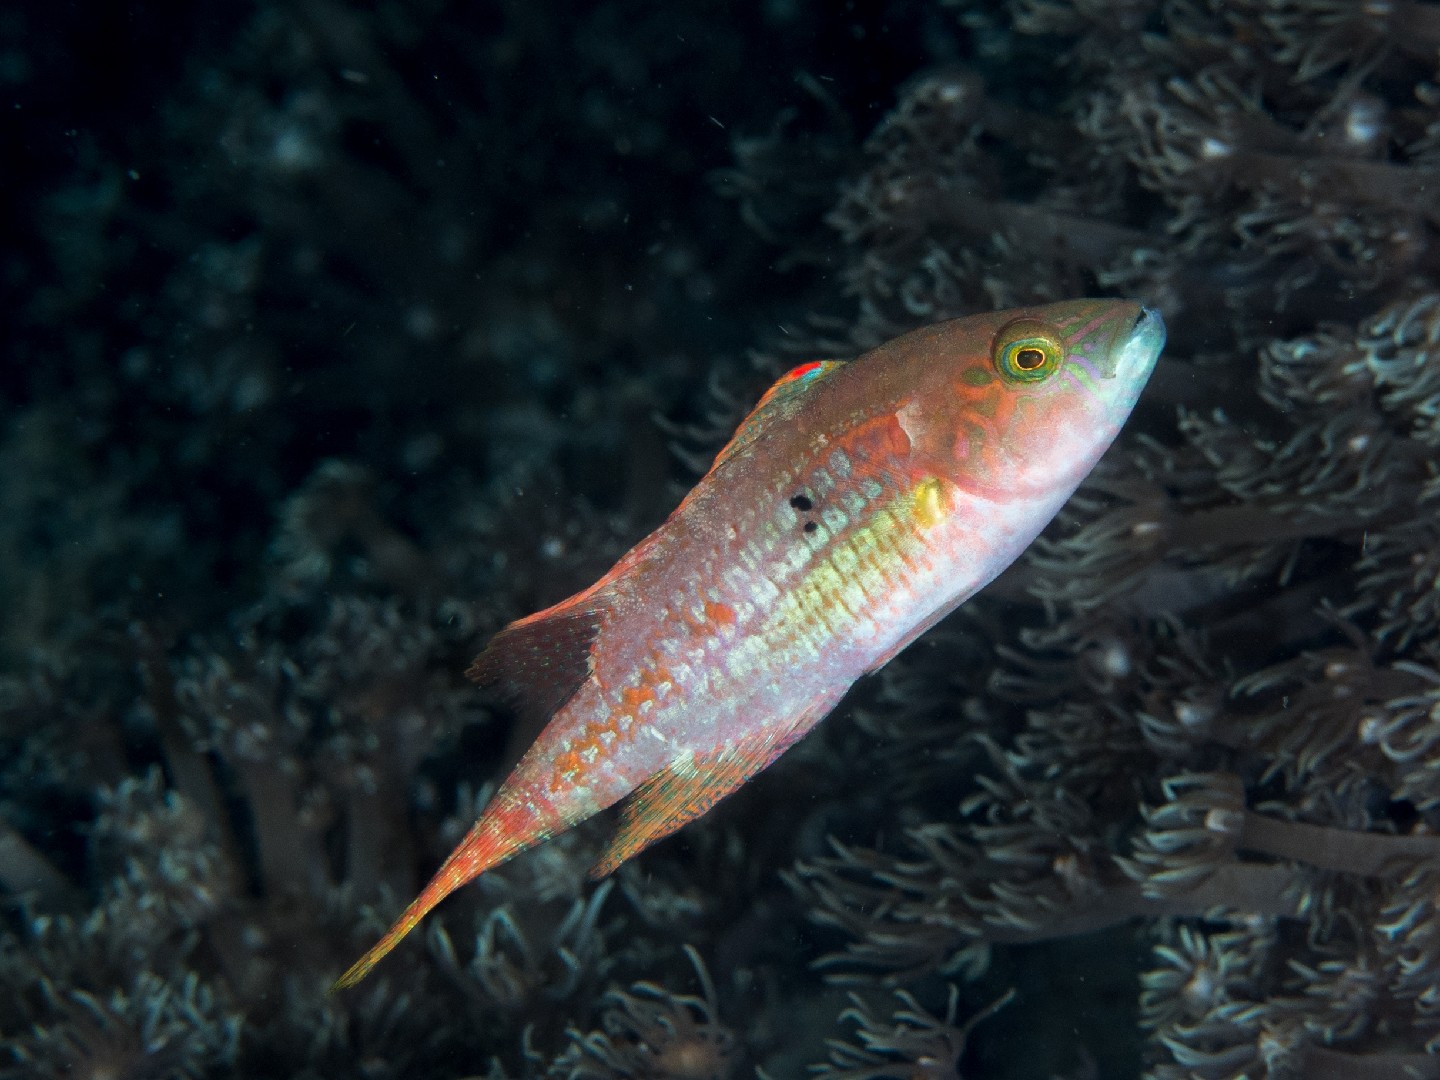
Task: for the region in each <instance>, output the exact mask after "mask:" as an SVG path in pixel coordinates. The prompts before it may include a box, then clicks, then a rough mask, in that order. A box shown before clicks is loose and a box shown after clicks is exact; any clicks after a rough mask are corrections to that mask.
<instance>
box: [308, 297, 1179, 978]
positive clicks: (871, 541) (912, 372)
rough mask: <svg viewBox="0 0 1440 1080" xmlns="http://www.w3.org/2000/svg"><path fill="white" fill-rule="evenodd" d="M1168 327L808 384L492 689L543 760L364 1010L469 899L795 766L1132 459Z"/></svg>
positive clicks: (738, 438) (493, 668) (476, 670)
mask: <svg viewBox="0 0 1440 1080" xmlns="http://www.w3.org/2000/svg"><path fill="white" fill-rule="evenodd" d="M1163 342H1164V327H1163V324H1162V322H1161V320H1160V317H1159V316H1158V314H1156V313H1155V312H1153V311H1149V310H1147V309H1145V308H1143V307H1142V306H1141V305H1140V304H1137V303H1135V302H1134V301H1127V300H1075V301H1065V302H1062V303H1058V304H1049V305H1043V306H1039V307H1033V308H1024V309H1017V310H1013V311H1007V312H995V313H991V314H986V315H975V316H971V317H969V318H964V319H956V320H952V321H950V322H945V323H938V324H936V325H934V326H929V327H923V328H921V329H919V330H915V331H912V332H911V333H909V334H906V335H903V336H901V337H899V338H896V339H895V340H894V341H891V342H888V343H887V344H885V345H882V346H880V347H879V348H877V349H874V350H871V351H870V352H868V353H866V354H864V355H862V356H860V357H858V358H856V359H855V360H853V361H849V362H841V361H833V360H827V361H817V362H814V363H810V364H805V365H802V366H801V367H799V368H796V369H795V370H794V371H792V372H790V373H789V374H787V375H786V376H784V377H782V378H781V379H780V381H779V382H777V383H776V384H775V385H774V386H773V387H771V388H770V390H769V391H767V392H766V394H765V395H764V397H762V398H761V400H760V402H759V404H758V405H757V406H756V408H755V409H754V411H753V412H752V413H751V414H750V415H749V416H748V417H747V418H746V419H745V421H744V422H743V423H742V424H741V425H740V427H739V428H738V429H737V431H736V433H735V435H734V437H733V438H732V439H731V440H730V442H729V443H728V444H727V445H726V446H725V447H724V448H723V449H722V450H721V451H720V453H719V455H718V456H717V457H716V459H715V463H714V464H713V465H712V467H711V469H710V471H709V472H708V473H707V474H706V475H705V476H704V477H703V478H702V479H701V480H700V482H699V483H698V484H697V485H696V486H695V488H694V489H693V490H692V491H691V492H690V493H689V494H688V495H687V496H686V497H685V499H684V500H683V501H682V502H681V504H680V506H679V507H677V508H676V510H675V511H674V513H672V514H671V515H670V517H669V518H668V519H667V520H666V521H665V522H664V523H663V524H662V525H661V526H660V527H659V528H658V529H656V530H655V531H654V532H653V533H651V534H650V535H649V536H648V537H646V538H645V539H644V540H642V541H640V543H638V544H637V545H636V546H635V547H634V548H632V549H631V550H630V551H629V552H627V553H626V554H625V555H624V556H623V557H622V558H621V559H620V560H619V562H617V563H616V565H615V566H614V567H613V568H612V569H611V570H610V572H609V573H608V574H606V575H605V576H604V577H602V578H601V579H600V580H599V581H597V582H596V583H595V584H594V585H592V586H591V587H590V588H588V589H585V590H583V591H582V592H580V593H577V594H576V595H575V596H572V597H570V598H569V599H568V600H565V601H563V602H561V603H559V604H556V605H554V606H553V607H550V608H547V609H546V610H544V611H541V612H537V613H536V614H534V615H531V616H529V617H528V618H525V619H520V620H518V621H517V622H514V623H512V624H510V625H509V626H507V627H506V628H505V629H504V630H502V631H501V632H500V633H499V634H497V635H496V636H495V638H494V639H493V640H492V641H491V643H490V644H489V645H488V646H487V647H486V649H485V650H484V651H483V652H482V653H481V654H480V656H479V657H478V658H477V659H476V661H475V663H474V664H473V665H472V667H471V669H470V674H471V675H472V676H473V677H474V678H475V679H476V681H477V682H479V683H480V684H482V685H485V686H489V687H492V688H493V689H494V691H495V692H496V693H498V694H500V695H501V696H503V697H507V698H508V699H509V700H510V701H511V703H512V704H513V705H514V706H515V709H516V712H517V714H518V716H519V718H520V722H521V723H522V724H524V725H525V726H526V727H527V728H529V729H532V730H533V731H534V732H535V735H534V741H533V742H532V743H531V745H530V748H529V749H528V750H527V751H526V752H525V754H524V755H523V756H522V757H521V759H520V761H519V763H518V764H517V765H516V766H515V769H514V771H513V772H512V773H511V774H510V775H509V777H507V778H506V780H505V781H504V783H503V784H501V786H500V788H499V790H498V791H497V792H496V794H495V796H494V798H493V799H492V800H491V802H490V804H489V805H488V806H487V807H486V808H485V810H484V812H483V813H482V815H481V817H480V819H479V820H478V821H477V822H476V823H475V824H474V826H473V827H472V828H471V830H470V832H469V833H468V834H467V835H466V837H465V839H464V840H462V841H461V843H460V845H459V846H458V847H457V848H456V849H455V850H454V851H453V852H452V853H451V854H450V856H449V857H448V858H447V859H446V860H445V862H444V863H443V864H442V865H441V867H440V870H439V871H438V872H437V873H436V875H435V877H434V878H433V879H432V880H431V881H430V883H429V884H428V885H427V886H426V887H425V889H424V890H423V891H422V892H421V893H420V895H419V896H418V897H417V898H416V899H415V900H414V901H413V902H412V903H411V904H410V905H409V907H407V908H406V909H405V911H404V912H403V913H402V914H401V915H400V917H399V918H398V919H397V920H396V922H395V924H394V925H393V926H392V927H391V928H390V929H389V930H388V931H387V932H386V933H385V935H384V936H383V937H382V938H381V939H380V941H379V942H377V943H376V945H375V946H374V947H373V948H371V949H370V950H369V952H367V953H366V954H365V955H364V956H363V957H361V958H360V960H358V961H357V962H356V963H355V964H354V965H353V966H352V967H351V968H350V969H349V970H348V971H346V972H345V974H344V975H342V976H341V977H340V979H339V981H338V982H337V983H336V987H337V988H339V987H345V986H350V985H353V984H354V983H356V982H358V981H359V980H360V979H362V978H363V977H364V976H365V974H366V973H367V972H369V971H370V969H371V968H372V967H373V966H374V964H375V963H376V962H377V961H378V960H379V959H380V958H381V957H383V956H384V955H385V954H386V953H387V952H389V951H390V949H392V948H393V947H394V946H395V944H396V943H397V942H399V941H400V940H401V938H403V937H404V936H405V935H406V934H407V933H408V932H409V931H410V930H411V929H413V928H414V926H415V925H417V924H418V923H419V921H420V920H421V919H422V918H423V917H424V916H425V915H426V913H428V912H429V911H430V910H431V909H432V908H433V907H434V906H435V905H436V904H437V903H439V902H440V901H441V900H442V899H443V898H444V897H445V896H447V895H448V894H449V893H450V892H452V891H453V890H455V889H456V888H458V887H459V886H460V885H462V884H464V883H465V882H467V881H469V880H471V879H473V878H474V877H476V876H477V875H479V874H481V873H484V872H485V871H486V870H489V869H490V868H492V867H494V866H497V865H499V864H500V863H503V862H504V861H506V860H507V859H509V858H511V857H513V856H514V855H515V854H517V853H518V852H520V851H523V850H525V849H526V848H528V847H532V846H534V845H535V844H538V843H540V842H542V841H543V840H545V839H546V838H548V837H550V836H552V835H554V834H555V833H556V832H558V831H560V830H562V829H565V828H568V827H570V826H572V825H574V824H575V823H577V822H579V821H582V820H584V819H585V818H587V817H590V816H591V815H592V814H595V813H597V812H599V811H601V810H603V809H605V808H607V807H610V806H613V805H615V804H617V803H619V804H620V810H619V815H618V818H619V820H618V827H617V829H616V831H615V834H614V836H613V838H612V839H611V840H610V842H609V844H608V845H607V847H606V848H605V850H604V851H603V852H602V853H601V854H600V856H599V858H598V860H597V861H596V863H595V865H594V873H596V874H597V875H599V874H604V873H608V872H610V871H611V870H613V869H614V868H615V867H616V866H617V865H618V864H619V863H620V862H622V861H623V860H625V859H627V858H629V857H631V856H633V855H634V854H635V853H636V852H638V851H640V850H642V849H643V848H644V847H645V846H646V845H648V844H650V843H653V842H654V841H655V840H657V839H659V838H661V837H663V836H665V835H667V834H669V833H671V832H673V831H674V830H675V829H677V828H679V827H680V826H682V825H683V824H685V823H686V822H688V821H690V820H693V819H694V818H695V817H698V816H699V815H701V814H703V813H705V812H706V811H707V810H709V809H710V807H712V806H713V805H714V804H715V803H716V802H717V801H718V800H719V799H721V798H723V797H725V796H726V795H727V794H729V793H730V792H732V791H734V790H735V789H736V788H738V787H740V786H741V785H742V784H743V783H745V781H746V780H748V779H749V778H750V777H752V776H754V775H755V774H756V773H757V772H759V771H760V770H761V769H763V768H765V767H766V766H767V765H768V764H769V763H770V762H772V761H774V760H775V758H777V757H778V756H779V755H780V754H782V753H783V752H784V751H785V750H786V749H787V748H788V747H789V746H791V745H793V743H794V742H795V741H796V740H797V739H799V738H801V737H802V736H803V735H804V734H805V733H806V732H807V731H808V730H810V728H812V727H813V726H814V725H815V724H816V723H818V722H819V721H820V720H821V719H822V718H823V717H824V716H825V715H826V713H828V712H829V711H830V710H831V709H832V708H833V707H834V706H835V704H836V703H837V702H838V701H839V700H840V698H841V697H842V696H843V695H844V694H845V692H846V691H847V690H848V689H849V687H850V686H851V684H852V683H853V682H854V681H855V680H856V679H857V678H859V677H860V676H861V675H864V674H866V673H868V672H872V671H875V670H877V669H878V668H880V667H882V666H883V665H884V664H885V663H886V662H887V661H888V660H889V659H890V658H891V657H893V656H894V655H895V654H896V653H897V652H899V651H900V650H901V649H903V648H904V647H905V646H906V645H907V644H909V643H910V642H911V641H913V640H914V639H915V638H916V637H918V636H919V635H920V634H921V633H923V632H924V631H925V630H926V629H928V628H929V627H930V626H933V625H934V624H935V622H937V621H938V620H939V619H941V618H943V617H944V615H945V614H947V613H948V612H949V611H951V610H953V609H954V607H955V606H956V605H957V604H959V603H961V602H962V601H963V600H965V599H966V598H967V597H968V596H970V595H972V594H973V593H974V592H975V591H976V590H978V589H980V588H982V587H983V586H984V585H985V584H986V583H988V582H989V581H990V580H991V579H992V578H994V577H995V575H996V574H998V573H999V572H1000V571H1001V570H1003V569H1004V568H1005V567H1006V566H1007V565H1009V563H1010V562H1011V561H1012V560H1014V559H1015V558H1016V557H1017V556H1018V555H1019V554H1020V552H1021V551H1023V550H1024V548H1025V547H1026V545H1028V544H1029V543H1030V541H1031V540H1032V539H1033V538H1034V537H1035V535H1036V534H1037V533H1038V532H1039V531H1040V530H1041V529H1042V528H1044V526H1045V525H1046V523H1047V522H1049V520H1050V519H1051V517H1053V516H1054V514H1055V513H1056V512H1057V511H1058V510H1059V508H1060V507H1061V505H1063V503H1064V502H1065V500H1066V499H1067V498H1068V497H1069V495H1070V493H1071V492H1072V491H1073V490H1074V489H1075V487H1076V486H1077V485H1078V484H1079V483H1080V481H1081V480H1082V479H1083V478H1084V476H1085V475H1086V474H1087V473H1088V472H1089V470H1090V469H1091V468H1092V467H1093V466H1094V464H1095V462H1096V461H1097V460H1098V459H1099V457H1100V455H1101V454H1102V453H1103V452H1104V450H1105V448H1106V447H1107V446H1109V445H1110V443H1111V441H1112V440H1113V439H1114V437H1115V435H1116V434H1117V433H1118V431H1119V430H1120V426H1121V425H1122V424H1123V423H1124V421H1125V419H1126V417H1127V416H1128V415H1129V413H1130V410H1131V408H1132V407H1133V406H1134V404H1135V401H1136V399H1137V397H1138V396H1139V393H1140V391H1141V389H1142V388H1143V386H1144V385H1145V382H1146V380H1147V379H1148V377H1149V375H1150V371H1151V370H1152V368H1153V367H1154V364H1155V361H1156V359H1157V357H1158V355H1159V352H1160V349H1161V346H1162V345H1163Z"/></svg>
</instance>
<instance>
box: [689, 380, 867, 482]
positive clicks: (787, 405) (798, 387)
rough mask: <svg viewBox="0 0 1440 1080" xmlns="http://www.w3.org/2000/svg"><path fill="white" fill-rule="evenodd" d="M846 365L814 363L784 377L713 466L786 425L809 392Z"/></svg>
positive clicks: (769, 391)
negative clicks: (767, 432) (772, 428)
mask: <svg viewBox="0 0 1440 1080" xmlns="http://www.w3.org/2000/svg"><path fill="white" fill-rule="evenodd" d="M845 365H846V361H844V360H812V361H810V363H808V364H801V365H800V366H799V367H797V368H792V369H791V370H790V371H787V372H786V373H785V374H784V375H781V376H780V378H779V379H777V380H776V381H775V385H774V386H772V387H770V389H769V390H766V391H765V396H764V397H762V398H761V399H760V400H759V401H758V402H757V403H756V405H755V408H753V409H751V410H750V415H749V416H747V417H745V419H744V420H742V421H741V422H740V426H739V427H738V428H736V429H735V434H734V435H732V436H731V437H730V441H729V442H728V443H726V444H725V446H724V447H723V448H722V449H721V450H720V453H719V454H717V455H716V456H715V463H714V464H713V465H711V466H710V467H711V468H712V469H715V468H718V467H719V466H720V465H721V464H723V463H724V462H725V461H726V460H727V459H729V458H731V457H734V456H735V455H736V454H737V453H738V452H739V451H741V450H743V449H744V448H745V447H747V446H749V445H750V444H751V443H752V442H754V441H755V440H756V439H758V438H759V437H760V436H761V435H763V434H764V433H765V431H766V429H768V428H769V427H770V426H771V425H772V424H784V423H785V422H786V421H787V420H789V419H790V418H791V417H793V416H794V415H795V414H796V413H797V412H798V411H799V410H800V409H801V408H802V407H803V406H804V402H805V399H806V398H807V397H809V395H810V392H811V391H812V390H814V389H815V387H816V386H818V385H820V383H822V382H823V381H824V380H825V378H826V376H828V375H830V374H832V373H834V372H835V371H837V370H839V369H840V368H843V367H845Z"/></svg>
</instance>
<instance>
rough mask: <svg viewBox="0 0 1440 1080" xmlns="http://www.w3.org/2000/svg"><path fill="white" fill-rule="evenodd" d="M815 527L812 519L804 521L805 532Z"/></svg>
mask: <svg viewBox="0 0 1440 1080" xmlns="http://www.w3.org/2000/svg"><path fill="white" fill-rule="evenodd" d="M816 528H817V526H816V524H815V523H814V522H813V521H807V522H805V531H806V532H807V533H810V532H814V531H815V529H816Z"/></svg>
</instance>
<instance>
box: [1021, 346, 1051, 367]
mask: <svg viewBox="0 0 1440 1080" xmlns="http://www.w3.org/2000/svg"><path fill="white" fill-rule="evenodd" d="M1044 364H1045V354H1044V353H1043V352H1041V351H1040V350H1039V349H1036V348H1028V349H1021V350H1019V351H1018V352H1016V354H1015V366H1016V367H1018V368H1019V369H1020V370H1021V371H1034V370H1035V369H1036V368H1038V367H1043V366H1044Z"/></svg>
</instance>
